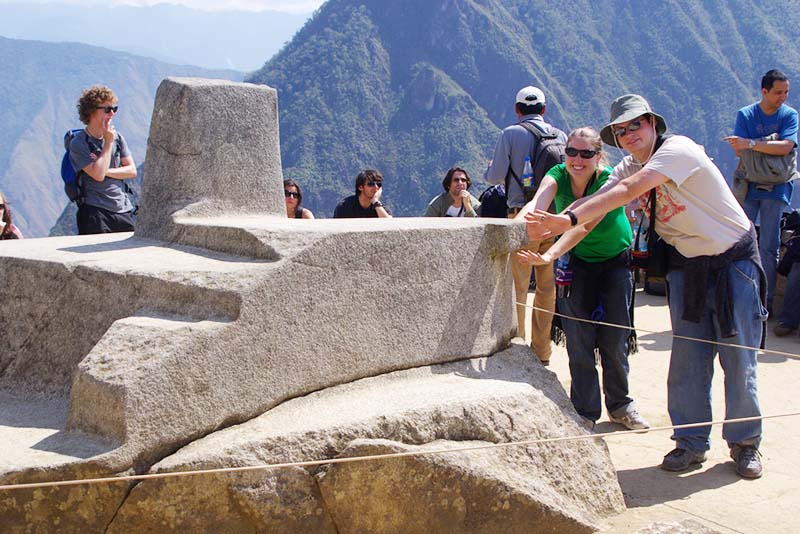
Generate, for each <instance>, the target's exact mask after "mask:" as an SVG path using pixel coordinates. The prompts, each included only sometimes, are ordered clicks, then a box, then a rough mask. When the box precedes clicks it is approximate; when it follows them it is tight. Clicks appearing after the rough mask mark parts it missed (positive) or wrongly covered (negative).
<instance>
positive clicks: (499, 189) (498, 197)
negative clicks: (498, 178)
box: [478, 185, 508, 219]
mask: <svg viewBox="0 0 800 534" xmlns="http://www.w3.org/2000/svg"><path fill="white" fill-rule="evenodd" d="M478 200H479V201H480V203H481V207H480V208H478V215H480V216H481V217H493V218H495V219H505V218H506V217H508V204H507V203H506V200H507V199H506V191H505V189H503V186H502V185H493V186H490V187H488V188H487V189H486V190H485V191H484V192H483V193H481V196H480V197H479V198H478Z"/></svg>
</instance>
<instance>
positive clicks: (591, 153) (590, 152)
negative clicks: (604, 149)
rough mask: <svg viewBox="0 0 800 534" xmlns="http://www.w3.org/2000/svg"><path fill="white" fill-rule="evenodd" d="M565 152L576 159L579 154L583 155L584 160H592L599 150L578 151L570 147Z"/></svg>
mask: <svg viewBox="0 0 800 534" xmlns="http://www.w3.org/2000/svg"><path fill="white" fill-rule="evenodd" d="M564 152H566V153H567V156H569V157H571V158H574V157H575V156H577V155H578V154H580V155H581V157H582V158H583V159H590V158H593V157H595V156H596V155H597V152H598V151H597V150H578V149H577V148H574V147H571V146H568V147H567V148H566V150H564Z"/></svg>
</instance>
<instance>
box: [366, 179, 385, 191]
mask: <svg viewBox="0 0 800 534" xmlns="http://www.w3.org/2000/svg"><path fill="white" fill-rule="evenodd" d="M367 185H368V186H370V187H377V188H378V189H380V188H381V187H383V182H378V181H375V180H370V181H369V182H367Z"/></svg>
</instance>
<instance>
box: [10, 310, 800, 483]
mask: <svg viewBox="0 0 800 534" xmlns="http://www.w3.org/2000/svg"><path fill="white" fill-rule="evenodd" d="M516 304H517V305H519V306H524V307H526V308H530V309H532V310H538V311H542V312H545V313H551V314H552V315H554V316H558V317H562V318H564V319H569V320H573V321H581V322H586V323H592V324H596V325H600V326H610V327H612V328H622V329H625V330H637V331H640V332H645V333H648V334H655V335H660V336H665V337H673V338H678V339H684V340H687V341H696V342H699V343H712V344H715V345H719V346H727V347H734V348H741V349H747V350H755V351H758V352H762V353H767V354H776V355H781V356H789V357H793V358H798V357H800V355H798V354H793V353H787V352H782V351H776V350H770V349H761V348H755V347H747V346H744V345H738V344H734V343H723V342H719V341H711V340H708V339H699V338H692V337H689V336H680V335H675V334H672V333H670V332H667V331H661V332H657V331H654V330H648V329H645V328H636V327H633V326H624V325H619V324H613V323H607V322H604V321H593V320H591V319H582V318H579V317H572V316H568V315H564V314H561V313H558V312H555V311H550V310H545V309H543V308H539V307H537V306H533V305H530V304H528V303H524V304H523V303H521V302H517V303H516ZM798 415H800V412H789V413H783V414H775V415H764V416H759V417H742V418H738V419H724V420H720V421H708V422H702V423H691V424H685V425H671V426H661V427H654V428H649V429H644V430H626V431H620V432H606V433H599V434H595V433H591V434H585V435H580V436H561V437H555V438H542V439H535V440H523V441H511V442H505V443H490V444H486V445H475V446H471V447H455V448H449V449H432V450H427V451H409V452H398V453H387V454H376V455H370V456H353V457H348V458H331V459H326V460H308V461H301V462H284V463H277V464H261V465H251V466H241V467H220V468H215V469H198V470H189V471H171V472H165V473H147V474H141V475H125V476H117V477H101V478H90V479H76V480H58V481H50V482H36V483H24V484H6V485H0V491H12V490H23V489H41V488H53V487H63V486H78V485H87V484H103V483H112V482H130V481H142V480H153V479H165V478H177V477H185V476H197V475H209V474H225V473H241V472H246V471H257V470H266V469H282V468H287V467H315V466H321V465H332V464H344V463H352V462H364V461H376V460H387V459H393V458H405V457H410V456H427V455H433V454H446V453H460V452H469V451H478V450H487V449H499V448H505V447H520V446H530V445H540V444H544V443H557V442H565V441H577V440H586V439H601V438H606V437H616V436H627V435H630V434H642V433H647V432H661V431H666V430H671V431H674V430H680V429H686V428H697V427H704V426H713V425H722V424H735V423H745V422H752V421H763V420H765V419H777V418H784V417H795V416H798Z"/></svg>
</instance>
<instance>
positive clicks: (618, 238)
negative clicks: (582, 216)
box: [547, 163, 632, 263]
mask: <svg viewBox="0 0 800 534" xmlns="http://www.w3.org/2000/svg"><path fill="white" fill-rule="evenodd" d="M547 175H548V176H552V177H553V179H554V180H555V181H556V184H558V191H557V192H556V198H555V204H556V210H557V211H558V212H559V213H560V212H562V211H563V210H565V209H567V206H569V205H570V204H572V203H573V202H575V200H576V199H575V195H573V194H572V186H571V185H570V182H569V175H568V174H567V166H566V164H565V163H561V164H559V165H556V166H555V167H553V168H552V169H550V170H549V171H548V172H547ZM609 176H611V168H610V167H606V168H604V169H603V170H601V171H600V173H599V174H598V176H597V178H595V180H594V182H593V183H592V185H591V186H590V187H589V190H588V191H587V192H586V195H587V196H588V195H591V194H592V193H594V192H595V191H597V190H598V189H600V187H602V186H603V184H605V183H606V180H608V177H609ZM631 241H632V237H631V225H630V223H629V222H628V218H627V217H625V208H624V207H622V206H620V207H619V208H616V209H614V210H611V211H609V212H608V213H607V214H606V216H605V217H603V220H602V221H600V223H599V224H598V225H597V226H595V227H594V229H593V230H592V231H591V232H589V235H587V236H586V237H585V238H583V241H581V242H580V243H578V244H577V245H575V248H574V249H572V252H571V253H572V254H574V255H575V256H577V257H578V258H580V259H582V260H583V261H587V262H590V263H597V262H601V261H605V260H610V259H611V258H614V257H616V256H618V255H619V254H620V253H622V251H624V250H625V249H627V248H629V247H630V246H631Z"/></svg>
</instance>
